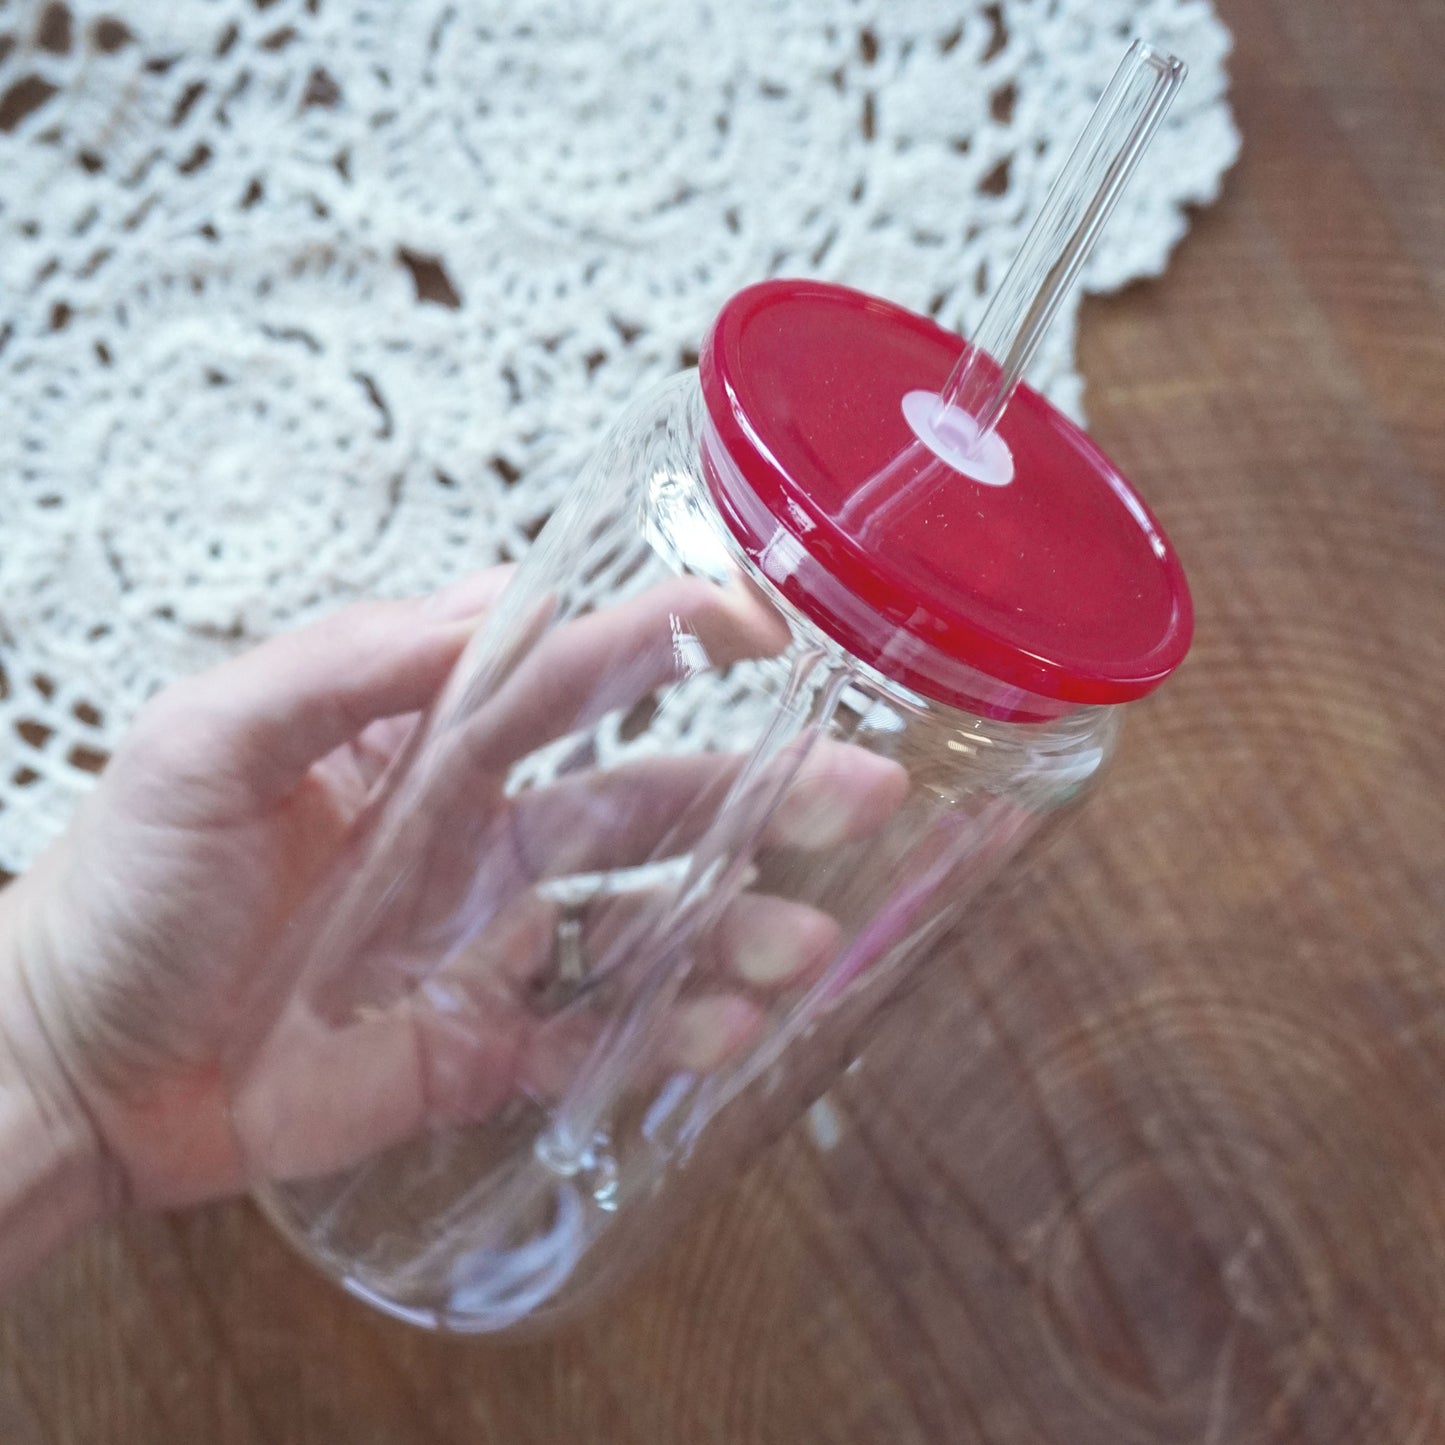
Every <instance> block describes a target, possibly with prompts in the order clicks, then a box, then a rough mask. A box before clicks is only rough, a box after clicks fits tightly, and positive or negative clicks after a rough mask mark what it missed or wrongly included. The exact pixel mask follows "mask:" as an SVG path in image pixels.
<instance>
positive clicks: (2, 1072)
mask: <svg viewBox="0 0 1445 1445" xmlns="http://www.w3.org/2000/svg"><path fill="white" fill-rule="evenodd" d="M17 891H18V886H17V885H11V887H10V888H7V889H6V890H5V895H9V896H4V895H0V1289H3V1288H4V1287H5V1286H6V1285H7V1284H9V1283H10V1282H11V1281H13V1280H15V1279H17V1278H18V1277H19V1276H20V1275H22V1274H24V1273H25V1272H26V1271H27V1270H28V1269H29V1268H30V1267H31V1266H33V1265H35V1264H38V1263H39V1262H40V1261H41V1260H42V1259H44V1258H45V1257H46V1256H47V1255H49V1254H51V1253H52V1252H54V1251H55V1250H57V1249H59V1248H60V1247H62V1246H63V1245H64V1244H66V1243H68V1242H69V1240H70V1239H71V1238H72V1237H73V1236H74V1235H76V1234H77V1233H79V1232H80V1230H82V1229H83V1228H84V1227H85V1226H86V1225H88V1224H90V1223H93V1222H94V1221H95V1220H97V1219H99V1218H100V1217H102V1215H104V1214H105V1213H106V1209H107V1203H108V1194H109V1190H108V1188H107V1183H106V1181H107V1177H108V1170H107V1166H106V1162H105V1155H104V1151H103V1150H102V1149H101V1147H100V1143H99V1140H98V1138H97V1136H96V1132H95V1130H94V1128H93V1127H92V1125H91V1123H90V1120H89V1118H88V1117H87V1115H86V1113H85V1110H84V1108H83V1107H82V1106H81V1104H80V1101H79V1097H78V1095H77V1094H76V1092H75V1090H74V1088H73V1087H72V1086H71V1084H70V1081H69V1080H68V1079H67V1078H66V1076H65V1073H64V1070H63V1068H62V1066H61V1064H60V1061H59V1060H58V1059H57V1058H56V1057H55V1053H54V1050H53V1048H52V1047H51V1044H50V1041H49V1040H48V1039H47V1037H46V1034H45V1030H44V1028H43V1026H42V1024H41V1021H40V1019H39V1016H38V1014H37V1012H36V1009H35V1007H34V1001H33V998H32V996H31V992H30V986H29V983H28V980H27V975H26V964H25V959H24V956H23V936H22V928H21V924H20V916H19V915H20V909H19V908H18V907H17V906H16V905H18V903H19V899H18V898H17V897H15V896H14V895H15V894H16V893H17Z"/></svg>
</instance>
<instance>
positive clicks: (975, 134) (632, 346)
mask: <svg viewBox="0 0 1445 1445" xmlns="http://www.w3.org/2000/svg"><path fill="white" fill-rule="evenodd" d="M1134 36H1141V37H1143V38H1145V39H1148V40H1150V41H1152V42H1154V43H1156V44H1159V45H1162V46H1165V47H1168V48H1170V49H1172V50H1174V51H1176V52H1177V53H1178V54H1180V55H1182V56H1183V57H1184V58H1185V59H1187V60H1188V61H1189V63H1190V65H1191V76H1190V79H1189V81H1188V83H1187V85H1186V86H1185V88H1184V91H1183V94H1182V98H1181V100H1180V102H1179V104H1178V105H1177V106H1176V108H1175V111H1174V114H1173V116H1172V118H1171V121H1170V125H1169V130H1168V133H1167V134H1166V135H1164V136H1163V137H1162V138H1161V139H1160V140H1159V141H1158V142H1157V143H1156V146H1155V148H1154V150H1153V152H1152V153H1151V155H1150V156H1149V158H1148V159H1147V160H1146V162H1145V164H1144V167H1143V169H1142V170H1141V172H1140V175H1139V176H1138V178H1137V179H1136V180H1135V182H1134V184H1133V186H1132V188H1131V191H1130V193H1129V194H1128V196H1127V197H1126V199H1125V201H1124V203H1123V206H1122V208H1121V211H1120V213H1119V214H1118V216H1117V217H1116V219H1115V221H1114V222H1113V224H1112V226H1111V229H1110V233H1109V235H1108V236H1107V237H1106V238H1105V240H1104V242H1103V243H1102V244H1101V247H1100V249H1099V252H1098V254H1097V255H1096V257H1095V259H1094V261H1093V263H1092V265H1091V268H1090V273H1089V276H1088V286H1089V287H1090V288H1091V289H1095V290H1099V289H1103V288H1108V287H1114V286H1118V285H1120V284H1121V283H1123V282H1125V281H1127V280H1129V279H1130V278H1132V277H1136V276H1141V275H1146V274H1150V273H1154V272H1158V271H1159V270H1160V269H1161V268H1162V267H1163V265H1164V262H1165V259H1166V257H1167V255H1168V253H1169V250H1170V247H1171V246H1172V245H1173V243H1174V242H1175V241H1176V240H1178V238H1179V237H1180V235H1181V234H1182V233H1183V231H1184V229H1185V225H1186V216H1185V211H1184V209H1183V208H1184V207H1185V206H1186V205H1187V204H1188V203H1195V202H1201V201H1205V200H1208V199H1210V198H1211V197H1212V196H1213V195H1214V194H1215V192H1216V190H1217V187H1218V184H1219V178H1220V175H1221V173H1222V171H1223V170H1224V169H1225V167H1226V166H1227V165H1228V163H1229V162H1230V160H1231V159H1232V157H1233V155H1234V153H1235V149H1236V144H1237V142H1236V137H1235V133H1234V130H1233V127H1232V124H1231V121H1230V117H1229V113H1228V109H1227V106H1226V102H1225V77H1224V70H1223V61H1224V57H1225V54H1226V51H1227V48H1228V36H1227V34H1226V32H1225V30H1224V29H1223V27H1222V26H1221V25H1220V23H1219V22H1218V20H1217V19H1216V18H1215V16H1214V14H1213V13H1212V11H1211V9H1210V8H1209V6H1208V4H1207V3H1205V0H999V3H993V4H979V3H974V0H787V3H785V0H681V3H662V0H528V3H525V4H518V3H513V0H469V3H468V0H410V3H405V0H347V3H341V0H204V3H203V0H184V3H179V0H126V3H121V0H113V3H112V5H111V6H110V7H109V8H107V7H106V6H105V5H102V4H98V3H95V0H71V3H62V0H50V3H34V0H19V3H18V4H17V3H11V4H10V5H8V6H5V7H3V8H0V178H3V179H0V237H3V239H0V500H3V514H0V515H3V524H4V529H3V534H0V667H3V673H0V727H3V732H4V737H5V746H4V748H3V750H0V868H4V869H8V870H16V869H19V868H21V867H23V866H24V865H25V864H26V863H28V862H29V861H30V859H31V858H32V857H33V856H34V855H35V853H36V852H37V851H38V850H39V848H40V847H41V846H42V844H43V843H44V842H45V841H46V840H47V839H48V838H49V837H50V836H52V835H53V834H54V833H55V832H56V831H57V830H58V829H59V828H60V827H61V826H62V825H63V823H64V822H65V819H66V818H67V816H68V814H69V812H70V810H71V807H72V805H73V803H74V801H75V799H76V798H77V797H78V795H79V794H80V793H81V792H82V791H83V790H84V789H85V788H86V787H88V786H89V785H90V784H91V783H92V782H93V780H94V769H95V767H96V765H97V764H98V763H99V762H100V760H102V759H103V757H104V756H105V754H106V753H107V751H108V750H109V749H110V748H111V747H112V746H113V745H114V744H115V742H116V740H117V739H118V738H119V736H120V735H121V733H122V732H123V730H124V728H125V726H126V722H127V720H128V719H129V717H130V716H131V715H132V713H133V712H134V711H135V709H136V708H137V707H138V706H139V704H140V703H141V702H142V701H143V700H144V699H145V697H146V696H147V695H148V694H150V693H151V692H152V691H154V690H155V689H156V688H158V687H160V686H161V685H163V684H164V683H165V682H167V681H168V680H169V679H171V678H174V677H176V676H177V675H178V674H181V673H184V672H188V671H191V670H194V669H197V668H200V667H204V666H206V665H207V664H210V663H213V662H215V661H217V660H218V659H220V658H221V657H223V656H225V655H227V654H228V653H231V652H233V651H234V650H236V649H238V648H241V647H244V646H246V645H248V644H250V643H253V642H255V641H257V640H258V639H260V638H263V637H265V636H267V635H268V634H270V633H272V632H274V631H275V630H277V629H278V628H282V627H286V626H289V625H291V624H293V623H295V622H298V621H300V620H302V619H304V618H306V617H307V616H309V615H310V614H313V613H315V612H317V611H318V610H320V609H323V608H326V607H329V606H332V605H334V604H336V603H337V602H338V601H341V600H345V599H347V598H349V597H351V596H354V595H357V594H362V593H404V592H410V591H418V590H423V589H426V588H429V587H432V586H434V585H435V584H437V583H439V582H442V581H444V580H446V579H448V578H450V577H452V576H454V575H456V574H458V573H461V572H463V571H465V570H467V569H471V568H475V567H478V566H481V565H483V564H485V563H487V562H489V561H491V560H493V559H495V558H498V557H502V556H509V557H515V556H518V555H519V554H521V553H522V552H524V551H525V550H526V548H527V546H528V544H529V541H530V539H531V538H532V537H533V536H535V534H536V530H537V528H538V526H539V524H540V522H541V520H542V519H543V518H544V517H545V516H546V514H547V513H548V511H549V510H550V509H551V507H552V506H553V504H554V503H555V501H556V500H557V497H558V495H559V493H560V491H561V489H562V488H563V487H564V486H565V485H566V483H567V480H568V478H569V477H570V476H571V475H572V474H573V473H574V472H575V470H576V468H577V466H578V463H579V460H580V459H581V458H582V457H583V456H585V454H586V452H587V450H588V448H589V447H590V446H591V445H592V443H593V442H594V441H595V439H596V436H597V434H598V431H599V429H600V428H601V427H602V426H603V425H605V423H606V422H607V420H608V419H609V418H610V417H611V416H613V415H614V414H615V413H616V411H617V409H618V407H619V406H620V405H621V404H622V403H623V402H624V401H625V400H626V399H627V398H628V397H629V396H631V395H633V394H634V393H635V392H636V391H637V389H638V388H639V387H640V386H641V385H643V384H644V383H646V382H650V381H652V380H654V379H655V378H657V377H659V376H661V375H663V374H665V373H667V372H669V371H672V370H675V369H677V368H678V367H680V366H683V365H687V364H690V363H691V362H692V360H693V359H694V351H693V348H694V347H696V345H697V344H698V340H699V338H700V337H701V335H702V334H703V332H704V331H705V330H706V327H707V325H708V322H709V320H710V319H711V317H712V315H713V313H714V312H715V311H716V309H717V307H718V306H719V304H720V303H721V302H722V301H723V300H724V299H725V298H726V297H727V296H728V295H729V294H730V293H731V292H732V291H734V290H736V289H737V288H738V287H740V286H742V285H745V284H747V283H748V282H751V281H755V280H758V279H761V278H763V277H766V276H769V275H778V274H794V275H797V274H813V275H818V276H824V277H827V278H830V279H834V280H839V281H844V282H847V283H848V284H850V285H853V286H857V287H861V288H863V289H865V290H872V291H876V292H880V293H883V294H885V295H888V296H890V297H893V298H895V299H896V300H899V301H901V302H903V303H905V304H907V305H910V306H913V307H915V308H918V309H921V310H926V311H931V312H933V313H934V314H935V315H937V316H938V317H939V318H940V319H941V320H942V321H943V322H945V323H946V324H949V325H953V326H959V327H963V328H965V329H966V328H967V326H968V324H969V323H970V322H971V321H972V320H973V319H975V318H976V316H977V313H978V310H979V304H978V298H979V295H980V293H981V292H983V291H985V290H986V289H987V288H988V287H989V285H990V284H991V282H992V281H993V280H994V279H995V278H997V277H998V276H999V275H1000V274H1001V270H1002V268H1003V267H1004V266H1005V265H1006V264H1007V262H1008V259H1009V257H1010V256H1011V254H1012V252H1013V250H1014V248H1015V246H1016V245H1017V243H1018V241H1019V239H1020V237H1021V235H1022V233H1023V230H1024V228H1025V227H1026V225H1027V223H1028V221H1029V219H1030V217H1031V216H1032V214H1033V212H1034V211H1035V210H1036V208H1037V207H1038V205H1039V203H1040V202H1041V200H1042V198H1043V193H1044V190H1045V188H1046V186H1047V184H1048V182H1049V180H1050V179H1051V178H1052V175H1053V174H1054V172H1055V170H1056V169H1057V167H1058V165H1059V164H1060V163H1061V161H1062V158H1063V155H1064V154H1066V152H1067V149H1068V147H1069V145H1070V143H1071V142H1072V139H1073V138H1074V136H1075V135H1076V134H1077V133H1078V131H1079V130H1080V128H1081V127H1082V126H1083V124H1084V122H1085V120H1086V119H1087V116H1088V114H1089V111H1090V109H1091V108H1092V106H1093V103H1094V101H1095V99H1096V98H1097V96H1098V94H1099V91H1100V90H1101V88H1102V86H1103V84H1104V82H1105V81H1107V79H1108V77H1109V75H1110V74H1111V73H1112V71H1113V69H1114V67H1115V65H1116V64H1117V62H1118V60H1119V58H1120V56H1121V55H1122V53H1123V50H1124V48H1125V45H1126V42H1127V40H1128V39H1130V38H1132V37H1134ZM1072 329H1073V328H1072V316H1071V315H1070V316H1069V317H1066V318H1064V319H1062V320H1061V322H1060V323H1059V325H1058V326H1057V327H1056V329H1055V331H1054V333H1053V335H1052V338H1051V340H1050V342H1049V343H1048V344H1047V346H1046V349H1045V352H1044V354H1043V355H1042V356H1041V358H1040V360H1039V363H1038V365H1037V367H1036V369H1035V374H1034V379H1035V381H1036V382H1037V384H1039V385H1041V386H1042V387H1043V388H1044V389H1045V390H1046V391H1047V392H1048V393H1049V394H1050V395H1051V396H1053V398H1054V399H1055V400H1056V401H1058V402H1060V403H1061V404H1062V405H1063V406H1065V407H1066V408H1068V409H1070V410H1073V411H1075V412H1077V410H1078V405H1079V399H1080V384H1079V379H1078V377H1077V376H1076V375H1075V374H1074V372H1073V369H1072Z"/></svg>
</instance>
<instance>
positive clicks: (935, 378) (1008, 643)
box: [700, 281, 1193, 718]
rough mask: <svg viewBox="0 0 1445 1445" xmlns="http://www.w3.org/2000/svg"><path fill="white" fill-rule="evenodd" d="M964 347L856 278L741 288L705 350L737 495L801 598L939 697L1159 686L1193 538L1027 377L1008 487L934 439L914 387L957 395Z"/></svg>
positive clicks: (744, 539)
mask: <svg viewBox="0 0 1445 1445" xmlns="http://www.w3.org/2000/svg"><path fill="white" fill-rule="evenodd" d="M963 345H964V344H963V342H962V341H960V340H959V338H958V337H957V336H955V335H953V334H951V333H950V332H947V331H944V330H942V329H941V328H940V327H938V326H936V325H935V324H934V323H933V322H931V321H929V320H927V319H925V318H924V317H921V316H916V315H914V314H913V313H912V312H910V311H905V310H903V309H902V308H900V307H897V306H894V305H892V304H891V303H889V302H886V301H880V300H877V299H876V298H874V297H871V296H864V295H862V294H860V293H859V292H856V291H849V290H846V289H844V288H843V287H839V286H828V285H824V284H822V283H819V282H812V281H769V282H766V283H764V284H762V285H760V286H752V287H749V288H748V289H747V290H745V291H742V292H740V293H739V294H738V295H736V296H734V297H733V298H732V300H731V301H729V302H728V303H727V305H726V306H724V307H723V309H722V312H721V313H720V314H719V316H718V318H717V321H716V322H715V323H714V325H713V328H712V331H711V332H710V333H709V335H708V338H707V341H706V343H705V345H704V348H703V352H702V357H701V362H700V370H701V377H702V390H703V397H704V399H705V401H706V404H707V410H708V414H709V416H710V418H711V421H712V424H713V427H714V428H715V432H716V435H715V436H714V437H713V438H712V439H711V443H710V445H709V446H708V447H707V448H705V460H706V461H707V462H708V465H707V468H706V470H707V472H708V477H709V484H710V486H711V487H712V490H713V494H714V498H715V500H716V501H717V503H718V506H719V508H720V510H721V511H722V513H723V515H724V516H725V517H726V518H727V521H728V524H729V525H730V527H731V528H732V530H733V531H734V533H735V534H736V536H737V537H738V539H739V541H740V542H741V543H742V545H743V547H744V548H745V549H746V550H747V552H748V554H749V555H750V556H751V557H752V558H753V560H754V561H755V562H756V563H757V564H758V566H759V567H760V568H761V570H762V571H763V572H764V573H765V574H766V575H767V576H769V577H770V578H771V580H772V581H773V582H774V584H775V585H776V586H778V587H779V588H780V590H781V591H782V592H783V593H784V595H786V596H787V597H788V598H789V600H791V601H792V602H793V603H794V604H795V605H796V606H798V607H799V608H800V609H801V610H802V611H803V612H804V613H806V614H807V615H808V616H809V617H810V618H811V619H812V620H813V621H814V622H815V623H816V624H817V625H818V626H819V627H821V628H822V629H823V630H824V631H825V632H827V633H828V634H829V635H830V636H831V637H833V638H834V639H835V640H836V641H838V642H840V643H842V645H843V646H845V647H847V648H848V649H849V651H851V652H852V653H853V654H854V655H855V656H857V657H859V658H861V659H862V660H863V661H865V662H867V663H870V664H871V665H873V666H875V667H877V668H878V669H879V670H880V671H882V672H884V673H885V674H886V675H888V676H891V677H893V678H894V679H895V680H896V681H898V682H900V683H902V684H904V685H905V686H907V687H910V688H912V689H914V690H915V691H918V692H921V693H923V694H925V695H926V696H929V697H933V698H935V699H937V700H939V701H942V702H946V703H950V704H954V705H962V706H967V707H969V708H971V709H974V710H978V709H979V708H980V707H982V709H983V710H985V711H988V712H991V713H993V714H995V715H999V716H1011V717H1015V718H1020V717H1030V716H1032V717H1040V716H1045V715H1048V714H1049V713H1050V712H1058V711H1062V710H1063V708H1061V707H1059V706H1058V704H1065V705H1077V704H1082V703H1112V702H1124V701H1127V700H1129V699H1131V698H1136V697H1140V696H1142V695H1143V694H1144V693H1146V692H1149V691H1150V690H1151V689H1152V688H1154V687H1157V686H1158V684H1159V683H1161V682H1162V681H1163V680H1164V679H1165V678H1166V677H1168V676H1169V674H1170V673H1171V672H1172V671H1173V670H1174V669H1175V668H1176V667H1177V666H1178V665H1179V663H1180V662H1181V661H1182V660H1183V658H1184V654H1185V652H1186V651H1187V650H1188V648H1189V640H1190V636H1191V633H1192V630H1193V609H1192V607H1191V604H1190V600H1189V589H1188V586H1187V585H1186V583H1185V580H1184V572H1183V569H1182V568H1181V567H1180V565H1179V562H1178V559H1177V558H1176V557H1175V555H1174V551H1173V548H1172V547H1171V546H1170V545H1169V542H1168V540H1167V538H1166V537H1165V536H1164V533H1163V531H1162V530H1161V528H1160V526H1159V524H1158V523H1157V522H1156V521H1155V520H1154V517H1153V516H1152V514H1151V513H1150V512H1149V509H1148V508H1147V507H1146V506H1145V505H1144V503H1143V502H1142V501H1140V499H1139V497H1138V496H1137V495H1136V494H1135V492H1134V490H1133V488H1132V487H1130V485H1129V484H1128V482H1126V481H1125V480H1124V478H1123V477H1121V476H1120V475H1119V473H1118V471H1117V470H1116V469H1115V468H1114V466H1113V464H1112V463H1111V462H1110V461H1109V459H1108V458H1107V457H1106V456H1105V455H1104V454H1103V452H1101V451H1100V450H1099V448H1098V447H1097V446H1095V445H1094V443H1093V442H1092V441H1090V439H1089V438H1088V437H1087V436H1085V434H1084V433H1083V432H1082V431H1080V430H1079V428H1078V427H1077V426H1075V425H1074V424H1073V423H1072V422H1071V421H1069V420H1068V419H1067V418H1066V417H1064V416H1063V415H1062V414H1061V413H1060V412H1058V411H1057V410H1056V409H1055V408H1054V407H1052V406H1051V405H1050V404H1049V403H1048V402H1046V401H1045V400H1044V399H1043V398H1042V397H1041V396H1039V395H1038V393H1037V392H1034V391H1032V390H1030V389H1029V388H1028V387H1026V386H1021V387H1019V389H1018V392H1017V394H1016V395H1015V396H1014V398H1013V400H1012V402H1011V403H1010V405H1009V408H1008V411H1007V412H1006V414H1005V416H1004V419H1003V421H1002V423H1001V425H1000V426H999V435H1000V436H1002V438H1003V440H1004V441H1005V442H1006V443H1007V444H1008V447H1009V449H1010V451H1011V452H1012V455H1013V463H1014V476H1013V480H1012V481H1011V482H1009V483H1008V484H1006V485H1002V486H999V485H986V484H984V483H981V482H978V481H975V480H973V479H972V478H970V477H968V476H966V475H963V474H961V473H960V472H957V471H955V470H954V469H953V468H952V467H951V466H949V465H947V464H946V463H945V462H943V461H941V460H940V459H939V457H938V456H936V455H935V454H934V452H933V451H932V450H930V449H929V447H927V446H925V445H924V444H923V443H922V442H920V441H919V439H918V437H917V436H916V435H915V433H914V430H913V429H912V427H911V426H910V425H909V422H908V421H907V420H906V419H905V416H904V412H903V398H904V397H905V396H906V395H907V394H908V393H910V392H914V391H919V390H926V391H929V392H933V393H937V392H939V391H940V390H941V389H942V387H943V385H944V383H945V382H946V380H947V379H948V376H949V373H950V372H951V371H952V370H953V367H954V365H955V363H956V362H957V361H958V359H959V356H960V354H961V353H962V351H963ZM867 483H871V485H869V486H868V488H867V492H866V493H862V488H863V487H864V485H865V484H867ZM850 500H851V501H852V503H853V505H852V506H851V507H850V506H849V505H848V504H849V502H850ZM980 673H981V674H983V679H980V678H979V677H978V676H977V674H980ZM986 679H991V680H992V683H993V684H1001V685H1002V688H999V687H996V686H993V685H992V684H990V683H989V682H988V681H985V680H986ZM980 683H982V686H980ZM1019 692H1022V693H1024V694H1029V695H1031V696H1019V695H1018V693H1019ZM1042 699H1049V700H1051V702H1052V703H1053V704H1054V706H1052V707H1049V706H1047V705H1045V706H1042V707H1041V706H1039V704H1040V701H1041V700H1042Z"/></svg>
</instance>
